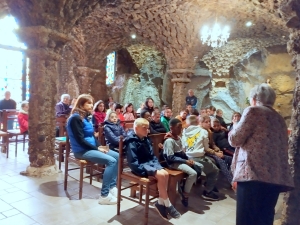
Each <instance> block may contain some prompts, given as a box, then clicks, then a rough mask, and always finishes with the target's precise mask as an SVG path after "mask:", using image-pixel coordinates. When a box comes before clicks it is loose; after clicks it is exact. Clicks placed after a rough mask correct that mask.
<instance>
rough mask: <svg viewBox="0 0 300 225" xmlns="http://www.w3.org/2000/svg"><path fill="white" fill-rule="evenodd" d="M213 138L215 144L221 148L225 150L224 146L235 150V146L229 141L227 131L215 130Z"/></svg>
mask: <svg viewBox="0 0 300 225" xmlns="http://www.w3.org/2000/svg"><path fill="white" fill-rule="evenodd" d="M213 140H214V142H215V144H216V145H217V146H218V147H219V148H220V149H221V150H223V149H224V148H226V149H228V150H230V151H232V152H234V151H235V148H234V147H232V146H230V144H229V142H228V133H227V132H225V131H221V130H220V131H218V132H216V131H214V133H213Z"/></svg>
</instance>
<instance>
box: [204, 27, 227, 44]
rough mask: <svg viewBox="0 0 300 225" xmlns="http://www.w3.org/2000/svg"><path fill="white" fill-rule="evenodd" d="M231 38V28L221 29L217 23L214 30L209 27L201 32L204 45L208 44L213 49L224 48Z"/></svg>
mask: <svg viewBox="0 0 300 225" xmlns="http://www.w3.org/2000/svg"><path fill="white" fill-rule="evenodd" d="M229 36H230V28H229V26H225V27H223V28H221V26H220V24H218V23H217V22H216V23H215V24H214V26H213V27H212V28H209V27H208V26H207V25H206V26H204V27H203V28H202V30H201V41H202V43H203V44H207V45H208V46H211V47H213V48H215V47H221V46H223V45H224V44H225V43H226V42H227V40H228V38H229Z"/></svg>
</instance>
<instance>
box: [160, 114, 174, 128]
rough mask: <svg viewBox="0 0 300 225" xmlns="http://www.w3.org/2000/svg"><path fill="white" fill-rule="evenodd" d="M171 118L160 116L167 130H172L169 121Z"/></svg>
mask: <svg viewBox="0 0 300 225" xmlns="http://www.w3.org/2000/svg"><path fill="white" fill-rule="evenodd" d="M170 119H171V118H167V117H165V116H162V117H160V121H161V122H162V124H163V125H164V127H165V128H166V130H167V132H169V131H170V125H169V121H170Z"/></svg>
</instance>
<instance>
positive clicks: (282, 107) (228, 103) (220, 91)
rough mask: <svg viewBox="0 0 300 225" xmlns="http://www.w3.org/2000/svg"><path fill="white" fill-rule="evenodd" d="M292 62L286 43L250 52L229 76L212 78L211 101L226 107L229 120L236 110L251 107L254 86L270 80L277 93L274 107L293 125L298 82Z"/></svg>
mask: <svg viewBox="0 0 300 225" xmlns="http://www.w3.org/2000/svg"><path fill="white" fill-rule="evenodd" d="M290 61H291V57H290V56H289V55H288V54H287V53H286V50H285V46H274V47H270V48H268V49H261V50H252V51H250V52H249V53H247V54H246V55H245V56H244V58H243V59H242V60H240V61H239V62H238V63H237V64H236V65H234V66H233V69H232V72H231V74H230V76H229V77H226V78H224V77H218V76H213V77H212V82H211V84H212V90H211V91H210V92H209V97H210V101H211V104H212V105H214V106H215V107H216V108H217V109H218V108H220V109H222V110H223V111H224V117H225V119H226V120H227V121H229V120H230V117H231V115H232V113H233V112H234V111H239V112H242V111H243V109H244V108H245V107H247V106H248V105H247V103H246V98H247V97H248V96H249V92H250V90H251V88H252V87H254V85H257V84H261V83H263V82H267V81H268V82H270V85H271V86H272V87H273V88H274V89H275V91H276V94H277V99H276V102H275V105H274V108H275V109H276V110H277V111H278V112H279V113H280V114H281V115H282V116H283V117H284V118H285V120H286V122H287V124H289V121H290V117H291V108H292V97H293V89H294V85H295V83H294V80H295V72H294V69H293V68H292V66H291V65H290Z"/></svg>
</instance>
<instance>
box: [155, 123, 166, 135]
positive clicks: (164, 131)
mask: <svg viewBox="0 0 300 225" xmlns="http://www.w3.org/2000/svg"><path fill="white" fill-rule="evenodd" d="M156 131H158V132H159V133H167V130H166V128H165V127H164V125H163V124H162V123H160V127H159V128H158V129H156Z"/></svg>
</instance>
